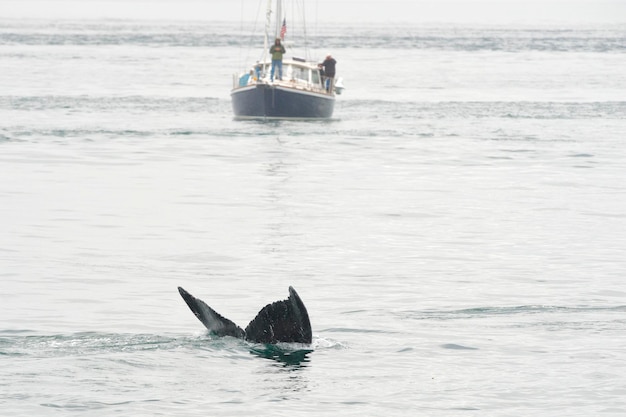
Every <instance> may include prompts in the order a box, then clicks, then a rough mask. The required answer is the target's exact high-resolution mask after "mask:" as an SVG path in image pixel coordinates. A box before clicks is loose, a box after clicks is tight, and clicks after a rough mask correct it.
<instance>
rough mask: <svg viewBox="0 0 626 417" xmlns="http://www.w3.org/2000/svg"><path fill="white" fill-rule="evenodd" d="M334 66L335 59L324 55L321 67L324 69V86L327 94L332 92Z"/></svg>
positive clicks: (335, 63)
mask: <svg viewBox="0 0 626 417" xmlns="http://www.w3.org/2000/svg"><path fill="white" fill-rule="evenodd" d="M335 65H337V61H335V58H333V57H332V56H331V55H330V54H328V55H326V59H325V60H324V62H322V66H323V67H324V79H325V81H324V85H325V86H326V91H328V92H329V93H330V92H332V91H333V87H334V86H335Z"/></svg>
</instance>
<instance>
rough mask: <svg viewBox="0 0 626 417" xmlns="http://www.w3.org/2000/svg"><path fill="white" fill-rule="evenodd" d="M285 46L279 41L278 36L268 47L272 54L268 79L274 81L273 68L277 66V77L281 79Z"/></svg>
mask: <svg viewBox="0 0 626 417" xmlns="http://www.w3.org/2000/svg"><path fill="white" fill-rule="evenodd" d="M284 53H285V47H284V46H283V45H282V44H281V43H280V38H276V40H275V41H274V45H272V47H271V48H270V54H272V71H271V72H270V80H271V81H274V70H275V69H276V67H278V79H279V80H282V79H283V54H284Z"/></svg>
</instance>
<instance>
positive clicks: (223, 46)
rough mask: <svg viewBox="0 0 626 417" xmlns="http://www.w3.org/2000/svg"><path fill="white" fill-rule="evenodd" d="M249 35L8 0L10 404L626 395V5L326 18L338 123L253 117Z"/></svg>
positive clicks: (511, 408) (387, 403) (5, 113)
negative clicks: (292, 293)
mask: <svg viewBox="0 0 626 417" xmlns="http://www.w3.org/2000/svg"><path fill="white" fill-rule="evenodd" d="M317 33H324V36H322V35H318V34H317ZM248 40H249V39H248V38H246V37H245V36H242V35H241V29H240V27H239V24H238V23H224V22H222V23H211V24H207V23H200V22H177V21H133V20H92V21H71V20H16V19H13V20H12V19H4V20H0V230H1V233H0V277H1V279H2V286H1V290H0V306H1V307H0V311H1V313H2V314H1V315H0V405H1V409H2V411H1V412H0V414H2V415H7V416H9V415H10V416H33V415H36V416H45V415H90V416H109V415H114V414H118V415H132V416H158V415H165V416H174V415H175V416H206V415H213V416H235V415H243V414H256V415H276V416H313V415H316V416H317V415H346V416H349V415H358V416H363V415H367V416H382V415H385V416H388V415H429V416H485V415H487V416H522V415H541V416H554V415H558V416H585V417H587V416H598V415H602V416H623V415H625V413H626V354H625V353H624V352H626V337H625V336H624V335H625V334H626V284H625V282H624V274H625V271H626V185H625V182H624V178H625V176H626V152H625V151H624V149H625V147H624V139H625V136H626V100H625V98H626V72H625V71H624V68H626V26H623V25H618V26H615V25H609V26H607V25H597V26H593V25H578V26H576V25H571V26H545V25H544V26H536V27H533V26H515V27H499V26H493V25H492V26H480V25H466V26H463V25H444V24H441V25H435V24H431V25H425V26H410V25H399V26H394V27H390V26H389V25H374V24H371V25H365V24H361V25H359V24H354V23H352V24H343V25H334V26H332V27H330V26H329V27H322V28H320V30H319V32H316V33H313V36H312V40H311V44H310V46H311V54H312V55H313V57H320V58H321V57H322V56H323V55H324V54H325V53H326V52H328V51H331V52H332V53H333V55H334V56H335V57H336V59H337V61H338V72H339V73H340V74H339V75H340V76H343V77H344V80H345V85H346V87H347V89H346V91H345V93H344V94H343V95H342V96H340V97H338V100H337V106H336V109H335V117H334V119H333V120H331V121H326V122H271V123H266V122H241V121H234V120H233V117H232V112H231V108H230V99H229V89H230V84H231V74H232V73H233V72H234V71H236V70H240V69H242V68H245V67H244V65H245V63H246V62H248V61H247V60H249V59H256V58H255V57H254V56H253V55H250V52H249V51H248V50H247V49H246V47H245V42H247V41H248ZM178 285H182V286H184V287H185V288H187V289H188V290H189V291H190V292H191V293H193V294H194V295H196V296H198V297H200V298H202V299H204V300H205V301H206V302H207V303H208V304H209V305H211V306H213V307H214V308H215V309H216V310H217V311H219V312H220V313H222V314H223V315H225V316H226V317H228V318H230V319H232V320H233V321H235V322H236V323H238V324H239V325H242V326H245V325H246V324H247V323H248V321H249V320H250V319H252V318H253V317H254V315H255V314H256V313H257V311H258V310H259V309H260V308H261V307H262V306H264V305H265V304H266V303H269V302H272V301H275V300H278V299H284V298H286V297H287V295H288V293H287V288H288V286H289V285H293V286H294V287H295V288H296V289H297V290H298V292H299V294H300V296H301V297H302V299H303V300H304V302H305V304H306V305H307V307H308V310H309V314H310V317H311V321H312V325H313V333H314V343H313V348H314V351H313V352H312V353H310V354H308V355H306V356H305V357H301V358H296V359H297V360H289V358H268V356H272V355H271V352H267V351H264V350H262V349H261V352H259V351H258V350H259V349H258V347H255V346H251V345H249V344H247V343H244V342H241V341H238V340H232V339H229V338H224V339H216V338H214V337H212V336H210V335H208V334H206V332H205V331H204V330H203V327H202V325H201V323H200V322H198V321H197V320H196V319H195V318H194V317H193V315H192V313H191V312H190V311H189V310H188V309H187V306H186V305H185V304H184V302H183V301H182V299H181V298H180V296H179V295H178V293H177V290H176V287H177V286H178Z"/></svg>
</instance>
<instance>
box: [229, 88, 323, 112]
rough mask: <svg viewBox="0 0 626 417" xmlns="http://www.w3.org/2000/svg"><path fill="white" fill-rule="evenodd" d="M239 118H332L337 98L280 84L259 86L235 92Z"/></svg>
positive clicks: (235, 90)
mask: <svg viewBox="0 0 626 417" xmlns="http://www.w3.org/2000/svg"><path fill="white" fill-rule="evenodd" d="M230 95H231V98H232V103H233V112H234V113H235V116H236V117H237V118H277V119H328V118H330V117H332V115H333V109H334V107H335V97H334V95H331V94H325V93H318V92H314V91H306V90H302V89H297V88H293V87H288V86H284V85H277V84H261V83H259V84H255V85H249V86H246V87H240V88H236V89H234V90H233V91H232V92H231V94H230Z"/></svg>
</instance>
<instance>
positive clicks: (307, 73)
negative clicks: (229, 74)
mask: <svg viewBox="0 0 626 417" xmlns="http://www.w3.org/2000/svg"><path fill="white" fill-rule="evenodd" d="M251 70H252V74H250V73H243V74H235V75H234V76H233V89H238V88H243V87H246V86H248V85H254V84H256V83H257V82H261V83H265V84H269V83H271V81H270V74H271V71H272V63H271V62H270V61H268V62H263V63H259V64H256V65H255V66H254V67H253V68H252V69H251ZM323 82H324V80H323V77H322V76H321V74H320V70H319V68H318V67H317V65H316V64H313V63H311V62H306V61H304V60H303V59H299V58H294V59H284V60H283V76H282V80H278V68H276V70H275V74H274V84H278V85H281V86H284V87H293V88H297V89H302V90H309V91H315V92H319V93H327V91H326V89H325V88H324V85H323Z"/></svg>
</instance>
